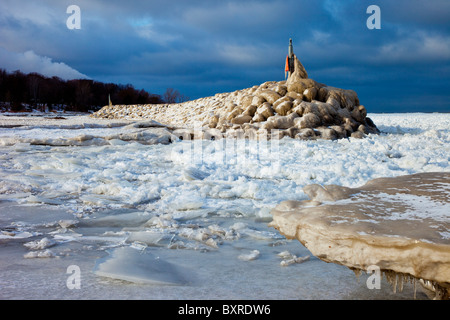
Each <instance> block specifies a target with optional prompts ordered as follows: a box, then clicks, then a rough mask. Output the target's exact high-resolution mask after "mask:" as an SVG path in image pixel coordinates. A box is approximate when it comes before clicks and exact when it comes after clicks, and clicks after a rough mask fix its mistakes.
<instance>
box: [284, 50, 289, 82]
mask: <svg viewBox="0 0 450 320" xmlns="http://www.w3.org/2000/svg"><path fill="white" fill-rule="evenodd" d="M288 71H289V55H287V56H286V65H285V66H284V78H285V79H286V72H288Z"/></svg>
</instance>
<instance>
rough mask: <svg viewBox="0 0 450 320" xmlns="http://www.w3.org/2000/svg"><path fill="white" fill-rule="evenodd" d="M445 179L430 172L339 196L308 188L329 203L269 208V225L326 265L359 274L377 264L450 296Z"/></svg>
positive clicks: (377, 181)
mask: <svg viewBox="0 0 450 320" xmlns="http://www.w3.org/2000/svg"><path fill="white" fill-rule="evenodd" d="M449 181H450V174H449V173H446V172H432V173H418V174H413V175H406V176H401V177H395V178H378V179H374V180H371V181H369V182H368V183H367V184H365V185H364V186H362V187H360V188H352V189H350V188H345V187H344V188H342V190H341V191H339V190H338V188H337V187H336V186H334V187H333V189H334V190H332V192H328V191H329V188H327V187H324V188H322V187H317V188H310V190H313V191H319V192H320V193H321V194H320V200H322V201H323V200H324V199H325V200H326V201H329V202H328V203H322V204H319V205H317V206H313V207H308V206H304V205H303V203H302V202H299V201H286V202H283V203H281V204H279V205H278V206H277V207H276V208H275V209H273V210H272V214H273V216H274V219H273V221H272V222H271V223H270V226H272V227H275V228H276V229H278V230H279V231H280V232H281V233H282V234H284V235H285V236H286V237H287V238H297V239H298V240H299V241H300V242H301V243H302V244H304V245H305V246H306V247H307V248H308V249H309V250H310V251H311V253H312V254H314V255H315V256H317V257H318V258H320V259H322V260H324V261H326V262H334V263H337V264H342V265H344V266H347V267H349V268H351V269H359V270H363V271H366V270H367V268H368V267H369V266H372V265H376V266H378V267H379V268H381V269H382V270H383V272H385V273H386V272H388V273H389V272H392V273H395V274H406V275H408V277H414V278H417V279H425V280H428V281H432V282H433V283H434V286H435V287H438V288H439V287H440V288H441V289H442V290H444V291H443V292H445V290H447V293H446V295H447V296H450V291H449V290H448V287H449V283H450V268H449V265H450V242H449V241H448V239H447V238H445V237H442V233H443V232H446V231H447V230H448V228H449V222H450V217H449V215H448V205H447V204H448V202H449V200H450V197H449V194H448V192H446V191H448V186H449V184H448V182H449ZM442 189H444V190H442ZM445 189H446V190H445ZM336 191H337V192H336ZM317 194H318V193H317V192H313V193H312V194H311V196H313V197H316V196H317ZM324 194H325V195H326V196H323V195H324ZM344 194H347V195H348V196H349V198H348V199H343V195H344ZM330 195H331V197H330ZM336 195H337V196H336ZM335 196H336V197H335ZM333 197H335V198H334V199H335V201H332V198H333ZM315 199H316V200H317V198H315ZM337 199H340V200H337ZM411 199H413V200H414V201H412V200H411ZM343 222H345V223H343ZM395 286H396V283H395V282H394V289H395ZM444 288H447V289H444ZM441 289H439V290H441Z"/></svg>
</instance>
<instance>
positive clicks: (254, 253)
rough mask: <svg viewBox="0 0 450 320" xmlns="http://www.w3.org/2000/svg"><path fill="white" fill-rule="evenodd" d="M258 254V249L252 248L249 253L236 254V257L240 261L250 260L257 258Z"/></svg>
mask: <svg viewBox="0 0 450 320" xmlns="http://www.w3.org/2000/svg"><path fill="white" fill-rule="evenodd" d="M259 255H260V252H259V250H252V251H251V252H249V253H243V254H240V255H239V256H238V258H239V260H242V261H252V260H255V259H257V258H258V257H259Z"/></svg>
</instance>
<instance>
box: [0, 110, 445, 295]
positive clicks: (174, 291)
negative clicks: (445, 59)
mask: <svg viewBox="0 0 450 320" xmlns="http://www.w3.org/2000/svg"><path fill="white" fill-rule="evenodd" d="M369 117H370V118H371V119H372V120H373V121H374V123H375V124H376V125H377V126H378V128H379V129H380V130H381V132H382V133H381V134H380V135H369V136H368V137H366V138H364V139H353V138H351V139H341V140H336V141H329V140H317V141H301V140H294V139H290V138H284V139H282V140H279V141H277V142H273V143H270V142H261V141H260V142H258V141H248V140H247V141H245V140H242V141H238V140H217V141H206V140H194V141H176V142H173V143H171V144H142V143H139V142H138V141H140V142H142V139H147V138H148V139H153V140H151V141H160V142H165V141H166V138H167V137H166V133H164V130H163V129H161V128H144V129H143V131H145V132H144V133H140V134H139V135H133V134H134V133H133V134H128V135H127V134H126V133H127V130H134V129H135V128H134V129H133V127H132V126H131V127H130V126H129V123H131V122H130V121H128V122H127V121H124V122H120V121H115V122H112V121H107V120H99V119H89V118H87V117H86V116H76V117H73V118H72V119H67V121H66V120H61V122H60V124H59V122H58V121H57V120H54V121H51V122H46V121H45V120H42V119H41V120H39V119H38V118H35V117H33V118H35V119H31V118H30V119H29V120H27V119H23V118H22V119H18V118H16V119H14V117H13V116H8V117H6V116H0V125H1V126H2V127H0V287H1V290H0V298H1V299H129V298H131V299H412V298H413V296H414V290H413V287H412V285H410V286H405V288H404V290H403V292H402V293H396V294H394V293H393V292H392V290H391V288H390V286H389V284H388V283H387V282H386V281H383V283H382V287H381V289H372V290H370V289H368V288H367V286H366V278H367V276H366V275H362V276H360V278H359V281H358V280H357V278H356V277H355V275H354V273H353V272H352V271H350V270H349V269H347V268H345V267H342V266H339V265H334V264H327V263H325V262H323V261H321V260H319V259H317V258H315V257H314V256H311V255H310V253H309V251H308V250H307V249H306V248H304V247H303V246H302V245H301V244H300V243H299V242H298V241H296V240H292V241H291V240H286V239H285V238H284V237H283V236H281V235H280V234H279V233H278V232H277V231H276V230H275V229H273V228H269V227H268V226H267V223H268V222H269V221H270V219H271V215H270V210H271V209H272V208H273V207H275V206H276V205H277V204H278V203H280V202H281V201H284V200H304V199H306V195H305V194H304V192H303V191H302V188H303V187H304V186H305V185H308V184H312V183H317V184H327V185H329V184H337V185H343V186H347V187H358V186H362V185H364V184H365V183H366V182H368V181H369V180H371V179H374V178H379V177H395V176H400V175H405V174H412V173H418V172H437V171H446V172H449V171H450V166H449V160H450V114H436V113H433V114H424V113H411V114H369ZM19 120H20V121H19ZM19 125H20V126H19ZM130 132H131V131H130ZM121 134H122V135H121ZM134 136H136V137H137V138H136V140H133V139H132V138H133V137H134ZM112 137H115V138H112ZM120 137H126V139H124V140H122V139H120ZM80 141H82V142H83V143H81V145H80V143H79V142H80ZM86 141H88V143H84V142H86ZM38 142H39V143H38ZM71 142H73V143H71ZM444 219H445V217H444ZM447 219H450V218H449V217H447ZM293 255H295V256H296V257H304V258H305V259H303V260H305V261H303V260H302V262H301V263H292V264H289V263H287V262H288V261H291V260H290V258H292V256H293ZM307 256H310V257H309V258H307ZM299 260H301V259H299ZM68 268H69V269H68ZM73 270H75V271H73ZM68 271H69V272H68ZM78 275H80V277H79V278H77V277H75V276H78ZM75 280H76V281H75ZM416 297H417V298H419V299H425V298H426V296H425V295H424V294H421V293H420V292H417V296H416Z"/></svg>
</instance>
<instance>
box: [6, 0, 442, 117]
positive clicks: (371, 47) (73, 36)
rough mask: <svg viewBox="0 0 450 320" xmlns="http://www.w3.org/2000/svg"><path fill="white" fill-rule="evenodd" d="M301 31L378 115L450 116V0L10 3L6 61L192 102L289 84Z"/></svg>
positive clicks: (322, 77) (333, 73)
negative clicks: (170, 91)
mask: <svg viewBox="0 0 450 320" xmlns="http://www.w3.org/2000/svg"><path fill="white" fill-rule="evenodd" d="M71 5H76V6H78V8H79V9H80V14H79V19H78V20H77V21H79V22H80V27H81V28H80V29H77V28H69V27H68V24H67V22H68V20H69V22H72V21H75V20H72V18H74V16H73V13H74V12H73V11H69V12H67V9H68V7H69V6H71ZM370 5H376V6H378V8H379V9H380V10H379V12H380V15H379V19H378V20H376V21H379V22H380V28H379V29H371V28H368V24H367V23H368V20H369V22H370V23H372V22H374V21H375V20H373V18H374V17H375V16H373V14H374V12H373V11H369V13H368V12H367V9H368V7H369V6H370ZM69 24H70V23H69ZM290 38H292V42H293V47H294V53H295V54H296V55H297V57H298V58H299V60H300V61H301V62H302V64H303V65H304V67H305V69H306V70H307V72H308V75H309V77H310V78H312V79H314V80H316V81H317V82H320V83H324V84H326V85H329V86H333V87H338V88H344V89H352V90H355V91H356V92H357V94H358V96H359V100H360V103H361V104H362V105H364V106H365V107H366V109H367V110H368V112H369V113H370V112H450V90H449V89H450V73H449V71H450V1H448V0H430V1H423V0H420V1H419V0H395V1H392V0H385V1H376V0H341V1H339V0H265V1H245V0H231V1H227V0H220V1H218V0H191V1H186V0H166V1H153V0H146V1H135V0H128V1H121V0H108V1H106V0H105V1H100V0H40V1H33V0H1V2H0V68H3V69H6V70H7V71H14V70H21V71H22V72H25V73H29V72H39V73H41V74H44V75H46V76H58V77H60V78H62V79H81V78H88V79H93V80H96V81H101V82H113V83H120V84H132V85H133V86H134V87H135V88H136V89H145V90H147V91H148V92H150V93H155V94H160V95H162V94H163V93H164V92H165V90H166V89H167V88H169V87H170V88H174V89H177V90H178V91H179V92H180V93H182V94H183V95H185V96H188V97H189V98H191V99H196V98H200V97H206V96H212V95H214V94H216V93H221V92H231V91H235V90H240V89H244V88H249V87H252V86H254V85H259V84H261V83H264V82H266V81H281V80H284V63H285V58H286V55H287V52H288V44H289V39H290ZM105 104H106V102H105Z"/></svg>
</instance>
